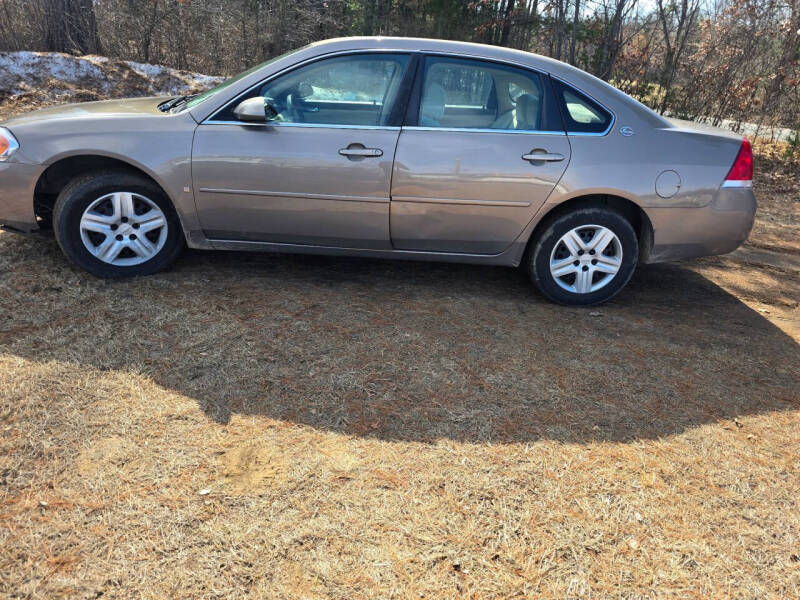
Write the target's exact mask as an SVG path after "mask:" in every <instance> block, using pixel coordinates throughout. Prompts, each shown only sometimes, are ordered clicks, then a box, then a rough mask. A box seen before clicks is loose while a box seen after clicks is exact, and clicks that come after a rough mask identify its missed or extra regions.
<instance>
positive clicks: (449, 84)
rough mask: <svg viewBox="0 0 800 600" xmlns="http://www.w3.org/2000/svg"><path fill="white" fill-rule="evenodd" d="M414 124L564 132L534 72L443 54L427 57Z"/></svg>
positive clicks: (538, 76) (434, 126)
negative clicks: (416, 121)
mask: <svg viewBox="0 0 800 600" xmlns="http://www.w3.org/2000/svg"><path fill="white" fill-rule="evenodd" d="M418 123H419V125H420V126H422V127H431V128H443V129H497V130H521V131H562V129H561V123H560V119H559V117H558V109H557V108H556V107H555V104H554V102H553V100H552V97H551V95H550V93H549V90H548V89H547V87H546V86H545V84H544V81H543V79H542V77H541V76H540V75H539V74H538V73H536V72H533V71H528V70H527V69H521V68H517V67H513V66H511V65H505V64H501V63H494V62H489V61H482V60H472V59H464V58H453V57H443V56H429V57H427V58H426V59H425V68H424V70H423V74H422V86H421V90H420V103H419V117H418Z"/></svg>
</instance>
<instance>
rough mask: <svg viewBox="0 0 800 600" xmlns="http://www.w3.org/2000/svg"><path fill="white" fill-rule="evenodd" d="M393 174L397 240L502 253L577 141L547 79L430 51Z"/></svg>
mask: <svg viewBox="0 0 800 600" xmlns="http://www.w3.org/2000/svg"><path fill="white" fill-rule="evenodd" d="M419 72H420V75H419V77H418V81H417V82H416V84H415V92H414V94H413V96H412V102H413V103H414V104H412V106H411V110H410V112H409V115H408V117H407V121H406V122H407V123H408V124H407V125H405V126H404V127H403V129H402V132H401V134H400V139H399V141H398V146H397V152H396V154H395V162H394V171H393V175H392V194H391V195H392V201H391V238H392V246H393V247H394V248H397V249H403V250H427V251H436V252H460V253H471V254H498V253H500V252H502V251H503V250H505V249H506V248H507V247H508V246H509V245H510V244H511V243H512V242H513V241H514V240H515V239H516V238H517V237H518V236H519V235H520V233H522V230H523V229H524V228H525V226H526V225H527V224H528V222H530V220H531V218H533V215H534V214H535V213H536V211H537V210H538V209H539V207H540V206H541V205H542V204H543V203H544V202H545V200H546V199H547V197H548V196H549V195H550V192H551V191H552V190H553V188H554V187H555V185H556V183H558V181H559V179H560V178H561V176H562V174H563V173H564V171H565V169H566V167H567V164H568V163H569V158H570V146H569V141H568V139H567V136H566V135H565V133H564V131H563V125H562V122H561V118H560V116H559V113H558V108H557V107H556V105H555V102H554V100H553V95H552V92H551V90H550V87H549V81H548V80H547V78H546V76H543V75H540V74H539V73H536V72H534V71H530V70H527V69H523V68H520V67H516V66H512V65H506V64H502V63H496V62H489V61H481V60H473V59H465V58H455V57H451V56H427V57H426V58H425V60H424V65H423V66H422V68H421V69H420V70H419Z"/></svg>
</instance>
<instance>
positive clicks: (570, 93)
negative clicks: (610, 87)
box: [552, 79, 614, 134]
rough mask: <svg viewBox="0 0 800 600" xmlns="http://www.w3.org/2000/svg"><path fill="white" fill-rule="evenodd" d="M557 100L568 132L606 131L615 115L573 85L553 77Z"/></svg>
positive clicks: (599, 132) (600, 132)
mask: <svg viewBox="0 0 800 600" xmlns="http://www.w3.org/2000/svg"><path fill="white" fill-rule="evenodd" d="M552 81H553V89H554V90H555V94H556V101H557V103H558V105H559V107H560V108H561V114H562V116H563V117H564V125H565V126H566V130H567V133H598V134H602V133H605V132H606V130H607V129H608V128H609V126H610V125H611V122H612V121H613V119H614V117H613V115H612V114H611V113H610V112H608V111H607V110H606V109H605V108H603V107H602V106H600V105H599V104H598V103H597V102H595V101H594V100H592V99H591V98H589V97H588V96H586V95H585V94H583V93H581V92H579V91H578V90H576V89H575V88H573V87H570V86H569V85H567V84H565V83H563V82H561V81H559V80H557V79H553V80H552Z"/></svg>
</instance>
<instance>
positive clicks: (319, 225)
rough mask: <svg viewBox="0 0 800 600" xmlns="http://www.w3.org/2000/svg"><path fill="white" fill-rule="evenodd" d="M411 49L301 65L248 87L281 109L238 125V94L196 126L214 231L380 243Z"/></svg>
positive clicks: (195, 160) (205, 222)
mask: <svg viewBox="0 0 800 600" xmlns="http://www.w3.org/2000/svg"><path fill="white" fill-rule="evenodd" d="M408 63H409V57H408V56H407V55H402V54H388V53H371V54H352V55H346V56H337V57H332V58H327V59H322V60H320V61H317V62H314V63H312V64H310V65H305V66H303V67H300V68H298V69H295V70H294V71H291V72H290V73H287V74H284V75H281V76H279V77H278V78H276V79H273V80H271V81H269V82H268V83H266V84H264V85H263V86H260V87H259V88H257V89H255V90H253V91H252V92H251V93H250V94H249V97H253V96H255V95H260V96H263V97H264V98H265V101H266V102H268V103H269V104H270V105H271V106H272V107H273V108H274V109H275V110H276V112H277V113H278V116H277V118H276V119H274V120H272V121H270V122H269V123H266V124H257V125H252V124H249V125H248V124H240V123H238V122H236V121H235V118H234V117H233V108H235V106H236V104H238V102H240V101H241V100H243V99H244V98H246V97H248V95H245V96H243V97H240V98H238V99H237V100H236V101H234V103H232V105H231V106H230V107H226V108H225V109H224V110H222V111H220V112H218V113H217V114H216V115H215V116H214V117H212V118H211V119H209V120H207V121H206V122H204V123H203V124H201V125H200V126H199V127H198V128H197V132H196V134H195V139H194V145H193V150H192V179H193V185H194V191H195V201H196V204H197V209H198V214H199V218H200V222H201V225H202V227H203V229H204V231H205V233H206V235H207V236H208V237H209V238H211V239H220V240H245V241H264V242H275V243H291V244H304V245H320V246H339V247H351V248H375V249H385V248H389V247H390V241H389V238H390V236H389V193H390V182H391V175H392V159H393V157H394V152H395V148H396V145H397V138H398V135H399V131H400V128H399V127H396V126H392V125H391V119H392V118H393V116H392V115H393V113H392V111H393V108H394V104H395V101H396V99H397V96H398V90H399V89H400V83H401V81H402V78H403V75H404V72H405V70H406V68H407V67H408Z"/></svg>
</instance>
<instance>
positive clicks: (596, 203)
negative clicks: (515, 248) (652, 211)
mask: <svg viewBox="0 0 800 600" xmlns="http://www.w3.org/2000/svg"><path fill="white" fill-rule="evenodd" d="M547 207H548V205H545V212H543V213H542V214H541V216H540V218H539V220H538V222H537V223H536V225H535V226H534V227H533V230H532V231H531V234H530V236H529V237H528V243H527V245H526V248H525V254H524V255H523V256H526V255H527V250H528V247H529V246H530V245H531V244H532V243H534V240H536V238H537V237H538V236H539V234H540V233H541V232H542V231H544V230H545V229H546V228H547V226H548V225H549V224H550V223H552V222H553V221H554V220H555V219H557V218H558V217H560V216H561V215H564V214H566V213H569V212H572V211H574V210H578V209H581V208H597V207H603V208H611V209H613V210H615V211H617V212H619V213H620V214H622V215H623V216H624V217H625V218H626V219H628V221H629V222H630V223H631V225H632V226H633V228H634V231H636V237H637V241H638V242H639V262H646V260H647V257H648V256H649V255H650V250H651V248H652V246H653V223H652V222H651V221H650V217H649V216H648V215H647V213H646V212H645V210H644V209H643V208H642V207H641V206H640V205H639V204H637V203H636V202H634V201H633V200H631V199H630V198H626V197H624V196H621V195H617V194H613V193H601V194H597V193H595V194H582V195H576V196H573V197H571V198H568V199H567V200H564V201H563V202H559V203H558V204H552V205H549V208H547Z"/></svg>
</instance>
